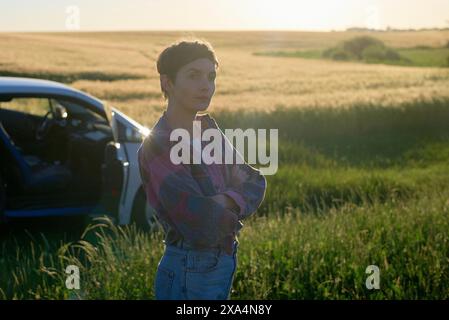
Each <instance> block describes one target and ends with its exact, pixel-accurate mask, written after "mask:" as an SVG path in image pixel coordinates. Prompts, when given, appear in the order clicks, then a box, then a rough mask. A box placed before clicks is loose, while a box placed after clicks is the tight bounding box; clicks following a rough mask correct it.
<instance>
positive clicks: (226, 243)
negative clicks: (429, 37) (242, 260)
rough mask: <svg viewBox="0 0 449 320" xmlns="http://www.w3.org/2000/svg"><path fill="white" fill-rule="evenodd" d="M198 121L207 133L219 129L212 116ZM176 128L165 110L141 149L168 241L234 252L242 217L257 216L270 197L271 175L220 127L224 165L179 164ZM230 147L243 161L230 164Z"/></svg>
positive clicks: (141, 161) (145, 178)
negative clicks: (219, 197)
mask: <svg viewBox="0 0 449 320" xmlns="http://www.w3.org/2000/svg"><path fill="white" fill-rule="evenodd" d="M196 120H199V121H201V131H203V130H206V129H207V128H216V129H219V128H218V126H217V123H216V122H215V120H214V119H213V118H212V117H210V116H209V115H207V114H206V115H197V117H196ZM171 130H172V129H171V128H170V126H169V125H168V122H167V119H166V111H164V113H163V115H162V116H161V118H160V119H159V121H158V122H157V123H156V125H155V126H154V127H153V129H152V130H151V133H150V135H149V136H148V137H147V138H146V139H145V141H144V142H143V143H142V145H141V147H140V148H139V151H138V156H139V167H140V174H141V178H142V182H143V185H144V188H145V192H146V196H147V199H148V201H149V204H150V205H151V206H152V207H153V208H154V209H155V210H156V212H157V215H158V217H159V220H160V222H161V224H162V225H163V227H164V230H165V244H173V243H175V242H177V241H179V240H181V239H182V240H183V241H184V242H185V243H187V244H189V245H191V246H193V247H197V248H208V247H222V248H223V249H224V250H225V251H226V252H228V253H230V252H232V246H233V241H234V240H236V241H238V240H237V235H238V233H239V230H240V229H241V228H242V227H243V224H242V223H241V220H244V219H245V218H247V217H249V216H250V215H252V214H253V213H254V212H255V211H256V209H257V208H258V207H259V206H260V204H261V203H262V200H263V199H264V197H265V189H266V180H265V177H264V176H263V175H262V174H261V173H260V171H259V170H257V169H255V168H253V167H252V166H250V165H249V164H247V163H246V162H245V161H244V160H243V158H242V157H241V155H240V153H239V152H237V151H236V150H235V149H234V147H233V146H232V144H231V142H230V141H229V139H228V138H226V136H225V135H224V134H223V132H222V131H221V130H220V129H219V130H220V133H221V138H222V155H223V158H222V159H223V161H222V164H216V163H212V164H210V165H206V164H204V163H202V164H182V163H181V164H173V162H172V161H171V160H170V149H171V147H172V146H173V145H175V144H177V143H178V142H177V141H170V133H171ZM207 143H208V142H207ZM207 143H206V142H202V146H204V145H206V144H207ZM226 148H230V149H229V150H232V153H233V156H234V157H240V158H241V160H242V161H243V164H235V162H236V161H234V163H233V164H225V163H224V159H225V158H224V154H225V150H226ZM220 193H221V194H226V195H228V196H229V197H231V198H232V199H233V200H234V201H235V203H236V204H237V205H238V207H239V212H235V211H231V210H229V209H227V208H225V207H223V206H222V205H221V204H219V203H217V202H216V201H214V200H212V199H211V198H210V197H211V196H213V195H216V194H220Z"/></svg>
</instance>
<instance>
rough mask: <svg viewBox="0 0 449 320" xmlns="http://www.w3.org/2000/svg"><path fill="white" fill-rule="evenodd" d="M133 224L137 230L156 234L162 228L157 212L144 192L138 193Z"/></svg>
mask: <svg viewBox="0 0 449 320" xmlns="http://www.w3.org/2000/svg"><path fill="white" fill-rule="evenodd" d="M132 222H133V223H134V224H135V225H136V227H137V229H139V230H142V231H144V232H150V233H151V232H154V231H156V230H159V229H160V228H161V225H160V223H159V219H158V218H157V215H156V211H155V210H154V209H153V208H152V207H151V206H150V204H149V203H148V201H147V198H146V196H145V193H144V192H143V190H140V191H139V192H138V193H137V196H136V199H135V200H134V205H133V212H132Z"/></svg>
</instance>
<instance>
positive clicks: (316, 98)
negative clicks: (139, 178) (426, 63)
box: [0, 31, 449, 126]
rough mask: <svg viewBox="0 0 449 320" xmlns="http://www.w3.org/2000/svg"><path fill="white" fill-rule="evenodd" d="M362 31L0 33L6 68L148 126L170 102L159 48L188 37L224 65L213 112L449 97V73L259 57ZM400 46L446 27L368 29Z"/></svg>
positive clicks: (439, 38)
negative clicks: (63, 86) (82, 94)
mask: <svg viewBox="0 0 449 320" xmlns="http://www.w3.org/2000/svg"><path fill="white" fill-rule="evenodd" d="M361 34H362V33H356V32H262V31H257V32H188V33H187V32H115V33H114V32H110V33H107V32H104V33H103V32H101V33H93V32H92V33H3V34H0V43H1V44H2V50H0V73H1V74H2V75H12V76H30V77H42V78H47V79H53V80H58V81H61V82H65V83H68V84H70V85H72V86H74V87H76V88H78V89H81V90H84V91H86V92H88V93H90V94H92V95H94V96H96V97H98V98H100V99H102V100H105V101H108V102H109V103H110V104H111V105H113V106H115V107H117V108H118V109H120V110H123V111H124V112H126V113H128V114H129V115H130V116H132V117H134V118H135V119H138V121H140V122H142V123H143V124H145V125H147V126H151V125H152V124H153V122H154V120H155V119H156V118H157V116H158V114H159V113H160V111H161V110H163V109H164V108H165V102H164V100H163V98H162V95H161V94H160V90H159V78H158V74H157V71H156V63H155V61H156V59H157V55H158V53H159V52H160V51H161V50H162V49H163V48H164V47H165V46H167V45H168V44H170V43H171V42H173V41H176V40H179V39H181V38H186V37H187V38H191V37H198V38H201V39H205V40H207V41H209V42H210V43H211V44H212V46H213V47H214V48H215V50H216V52H217V55H218V59H219V62H220V68H219V73H218V77H217V89H216V93H215V96H214V99H213V100H212V104H211V107H210V108H209V111H211V112H214V111H219V110H222V109H227V110H240V109H245V110H253V109H258V110H271V109H273V108H275V107H277V106H285V107H288V108H290V107H295V108H302V107H310V106H311V107H315V106H316V107H321V106H324V107H328V106H336V107H347V106H351V105H355V104H360V103H373V104H376V105H385V106H392V105H398V104H401V103H403V102H413V101H415V100H430V99H432V98H438V97H442V98H444V97H449V69H448V68H427V67H402V66H390V65H379V64H362V63H353V62H334V61H325V60H311V59H302V58H288V57H269V56H256V55H254V52H260V51H269V50H310V49H323V48H326V47H329V46H331V45H335V44H336V43H338V42H340V41H342V40H344V39H349V38H351V37H355V36H357V35H361ZM370 35H372V36H375V37H377V38H379V39H381V40H382V41H384V42H385V43H386V44H387V45H389V46H392V47H396V48H405V47H415V46H419V45H425V46H432V47H438V46H441V45H443V44H444V43H446V42H447V41H448V39H449V31H420V32H379V33H375V34H370Z"/></svg>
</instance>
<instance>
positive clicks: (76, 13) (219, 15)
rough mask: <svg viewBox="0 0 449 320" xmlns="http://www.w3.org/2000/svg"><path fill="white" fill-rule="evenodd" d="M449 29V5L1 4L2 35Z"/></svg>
mask: <svg viewBox="0 0 449 320" xmlns="http://www.w3.org/2000/svg"><path fill="white" fill-rule="evenodd" d="M388 26H389V27H392V28H399V29H409V28H414V29H417V28H433V27H438V28H441V27H449V0H0V32H1V31H108V30H112V31H116V30H117V31H119V30H123V31H127V30H167V31H168V30H170V31H171V30H214V31H215V30H305V31H329V30H344V29H346V28H349V27H367V28H372V29H385V28H386V27H388Z"/></svg>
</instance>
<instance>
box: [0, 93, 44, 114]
mask: <svg viewBox="0 0 449 320" xmlns="http://www.w3.org/2000/svg"><path fill="white" fill-rule="evenodd" d="M0 108H1V109H8V110H14V111H20V112H23V113H27V114H32V115H35V116H42V117H43V116H45V115H46V114H47V112H49V111H50V110H51V104H50V100H49V99H47V98H14V99H12V100H11V101H8V102H4V101H2V102H1V103H0Z"/></svg>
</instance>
